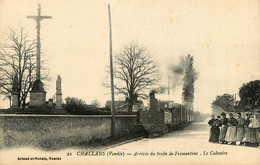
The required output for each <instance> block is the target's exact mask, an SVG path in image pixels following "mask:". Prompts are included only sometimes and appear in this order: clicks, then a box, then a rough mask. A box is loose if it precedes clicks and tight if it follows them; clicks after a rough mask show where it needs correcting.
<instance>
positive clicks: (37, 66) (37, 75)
mask: <svg viewBox="0 0 260 165" xmlns="http://www.w3.org/2000/svg"><path fill="white" fill-rule="evenodd" d="M27 18H32V19H34V20H35V21H36V23H37V26H36V29H37V56H36V80H40V76H41V73H40V70H41V41H40V29H41V23H40V22H41V20H43V19H52V17H51V16H41V4H38V15H37V16H27Z"/></svg>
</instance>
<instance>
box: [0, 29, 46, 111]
mask: <svg viewBox="0 0 260 165" xmlns="http://www.w3.org/2000/svg"><path fill="white" fill-rule="evenodd" d="M6 36H7V39H6V40H5V43H4V44H1V47H0V75H1V76H0V94H2V95H5V96H6V97H5V98H7V97H8V96H10V94H11V93H12V87H13V81H14V78H15V77H17V78H16V79H17V80H16V81H17V82H16V83H17V87H16V88H17V91H18V95H19V97H18V98H19V99H18V106H19V107H23V108H24V107H25V105H26V98H27V96H28V93H29V91H30V89H31V87H32V84H33V82H34V80H35V78H36V74H35V71H36V50H35V49H36V42H35V41H34V40H29V37H28V35H27V34H26V33H25V32H24V29H23V28H20V29H19V32H16V31H14V30H12V29H9V33H7V34H6ZM47 77H48V74H45V75H43V76H42V79H47Z"/></svg>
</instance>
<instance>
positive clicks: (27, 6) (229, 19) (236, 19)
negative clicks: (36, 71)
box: [0, 0, 260, 113]
mask: <svg viewBox="0 0 260 165" xmlns="http://www.w3.org/2000/svg"><path fill="white" fill-rule="evenodd" d="M38 3H41V7H42V15H50V16H52V19H48V20H43V21H41V43H42V49H41V52H42V54H41V58H42V59H44V60H47V64H46V67H48V68H49V70H50V74H51V80H50V81H49V82H48V84H47V87H46V88H45V90H46V91H47V98H52V97H53V96H54V94H55V90H56V87H55V85H56V83H55V82H56V79H57V76H58V75H60V76H61V78H62V93H63V96H62V97H63V99H64V98H66V97H68V96H70V97H78V98H81V99H83V100H85V101H86V103H90V102H91V101H92V100H94V99H97V100H100V101H101V103H102V105H104V103H105V101H106V100H109V99H110V94H109V90H107V89H106V88H104V87H103V86H102V84H103V83H104V82H107V81H108V82H109V81H110V80H109V79H108V78H107V77H108V76H107V75H106V74H107V72H106V70H107V66H109V30H108V9H107V5H108V3H110V5H111V9H112V10H111V12H112V31H113V32H112V33H113V34H112V36H113V55H116V54H118V53H119V51H120V49H121V48H122V47H123V46H124V44H126V43H127V42H129V41H135V42H138V43H139V44H141V45H142V46H144V47H146V48H147V50H149V53H150V55H151V56H152V57H153V59H154V61H156V62H157V63H158V64H159V70H160V73H161V75H162V80H161V82H160V84H163V85H167V77H168V68H169V65H171V64H173V63H177V62H178V60H179V58H180V57H181V56H186V55H188V54H191V55H193V56H194V68H195V70H196V71H197V72H198V79H197V80H196V82H195V99H194V108H195V109H196V110H199V111H201V112H204V113H207V112H210V106H211V102H212V101H213V100H214V98H215V97H216V96H217V95H221V94H224V93H230V94H237V93H238V92H239V88H240V87H241V85H242V84H243V83H247V82H249V81H252V80H256V79H260V72H259V70H260V21H259V16H260V1H258V0H250V1H248V0H229V1H226V0H211V1H208V0H196V1H195V0H181V1H179V0H161V1H156V0H110V1H106V0H104V1H102V0H98V1H97V0H88V1H85V0H77V1H75V0H55V1H51V0H0V37H1V42H2V43H4V41H5V40H4V37H5V36H4V32H7V31H8V28H9V27H10V28H14V29H18V28H19V26H21V27H24V28H25V31H26V32H27V33H28V34H29V36H30V37H31V38H32V39H36V29H35V27H36V23H35V21H34V20H32V19H27V18H26V16H27V15H35V14H37V5H38ZM172 83H173V82H172ZM181 88H182V86H179V87H177V88H175V89H174V90H173V89H172V90H171V92H170V98H171V99H172V100H174V101H175V102H181ZM158 97H162V99H165V96H158ZM2 98H3V97H1V98H0V99H1V101H0V103H1V104H0V107H1V108H6V107H8V105H9V102H8V101H2ZM119 98H120V97H119V96H117V97H116V99H119ZM28 101H29V100H28Z"/></svg>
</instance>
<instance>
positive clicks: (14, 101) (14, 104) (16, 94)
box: [11, 73, 19, 108]
mask: <svg viewBox="0 0 260 165" xmlns="http://www.w3.org/2000/svg"><path fill="white" fill-rule="evenodd" d="M11 98H12V107H11V108H19V106H18V100H19V92H18V75H17V73H15V75H14V77H13V84H12V96H11Z"/></svg>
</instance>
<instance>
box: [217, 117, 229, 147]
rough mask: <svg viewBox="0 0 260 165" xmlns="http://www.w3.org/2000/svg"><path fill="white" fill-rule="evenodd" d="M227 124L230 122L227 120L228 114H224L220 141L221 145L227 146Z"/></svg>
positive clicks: (221, 122)
mask: <svg viewBox="0 0 260 165" xmlns="http://www.w3.org/2000/svg"><path fill="white" fill-rule="evenodd" d="M227 123H228V120H227V118H226V114H225V113H224V112H222V113H221V120H220V134H219V141H220V143H221V144H227V141H226V140H225V137H226V133H227Z"/></svg>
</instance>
